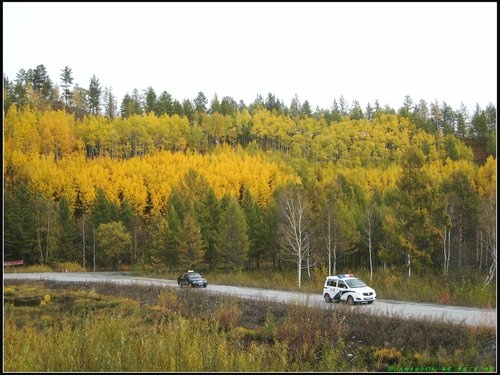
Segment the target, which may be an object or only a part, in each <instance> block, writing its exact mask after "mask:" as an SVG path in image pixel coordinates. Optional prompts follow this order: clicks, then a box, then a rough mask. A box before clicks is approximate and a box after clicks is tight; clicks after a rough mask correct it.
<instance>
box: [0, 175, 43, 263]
mask: <svg viewBox="0 0 500 375" xmlns="http://www.w3.org/2000/svg"><path fill="white" fill-rule="evenodd" d="M3 236H4V237H3V244H4V249H3V250H4V259H5V260H24V263H25V264H26V265H32V264H35V263H36V262H37V261H38V256H37V253H36V243H37V240H36V218H35V212H34V197H33V194H32V193H31V191H30V190H29V189H28V187H27V186H26V184H25V183H24V182H19V183H18V184H16V185H15V186H13V187H12V188H10V189H6V191H5V200H4V233H3Z"/></svg>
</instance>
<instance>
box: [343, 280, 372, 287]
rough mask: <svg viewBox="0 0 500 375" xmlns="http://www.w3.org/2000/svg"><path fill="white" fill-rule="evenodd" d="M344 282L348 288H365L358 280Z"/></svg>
mask: <svg viewBox="0 0 500 375" xmlns="http://www.w3.org/2000/svg"><path fill="white" fill-rule="evenodd" d="M345 282H346V284H347V285H348V286H349V288H364V287H365V286H367V285H366V284H365V283H364V282H363V281H362V280H360V279H350V280H345Z"/></svg>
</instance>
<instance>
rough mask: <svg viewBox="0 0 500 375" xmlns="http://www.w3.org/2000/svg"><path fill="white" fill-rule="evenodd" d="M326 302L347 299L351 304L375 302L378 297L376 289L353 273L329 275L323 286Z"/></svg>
mask: <svg viewBox="0 0 500 375" xmlns="http://www.w3.org/2000/svg"><path fill="white" fill-rule="evenodd" d="M323 297H324V298H325V301H326V302H332V301H335V302H340V301H345V302H348V303H349V304H355V303H373V301H375V299H376V298H377V294H376V293H375V291H374V290H373V289H372V288H370V287H369V286H368V285H366V284H365V283H364V282H363V281H362V280H361V279H358V278H357V277H355V276H354V275H353V274H341V275H337V276H328V277H327V278H326V280H325V285H324V286H323Z"/></svg>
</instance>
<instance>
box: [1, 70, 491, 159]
mask: <svg viewBox="0 0 500 375" xmlns="http://www.w3.org/2000/svg"><path fill="white" fill-rule="evenodd" d="M73 81H74V79H73V72H72V70H71V68H69V67H68V66H65V67H64V68H62V69H61V75H60V85H58V84H56V83H54V81H52V79H51V78H50V77H49V75H48V73H47V70H46V68H45V66H44V65H43V64H40V65H38V66H37V67H36V68H33V69H31V68H30V69H27V70H26V69H20V70H19V72H18V73H17V74H16V78H15V79H14V80H13V81H11V80H9V78H8V77H7V76H5V75H4V90H3V94H4V112H6V111H7V110H8V109H9V107H10V106H11V105H12V104H16V105H17V107H18V108H25V107H30V108H32V109H35V110H46V109H49V108H50V109H53V110H58V109H63V108H65V109H66V110H67V111H68V112H70V113H75V115H76V116H77V118H79V119H82V118H83V117H84V116H86V115H88V114H94V115H98V114H99V115H103V116H105V117H107V118H108V119H114V118H115V117H118V116H119V117H121V118H128V117H130V116H133V115H142V114H150V113H154V114H155V115H156V116H157V117H161V116H162V115H168V116H173V115H178V116H179V117H185V118H187V119H188V120H189V123H190V124H198V125H200V124H201V123H202V122H203V120H205V124H204V125H205V126H208V127H211V129H212V130H213V131H214V132H215V134H211V135H209V137H213V138H210V139H209V140H210V141H212V142H217V141H218V139H217V138H218V137H219V136H221V135H222V136H224V137H227V138H229V139H230V141H232V142H236V141H238V142H240V144H242V145H243V146H244V147H245V146H246V144H247V142H248V136H249V134H248V130H249V129H247V127H248V123H247V120H248V115H250V116H252V117H253V116H254V115H255V112H256V111H259V110H262V109H266V110H267V111H269V112H270V113H272V114H273V115H277V116H283V117H284V118H289V119H291V120H293V121H295V122H298V119H309V120H310V121H313V120H314V121H317V122H319V123H320V124H332V123H340V122H342V121H343V120H346V119H350V120H361V119H366V120H369V121H372V120H373V118H374V117H375V115H376V114H380V113H385V114H399V115H401V116H403V117H406V118H409V119H410V120H411V122H412V123H414V124H415V125H416V126H417V128H418V129H422V130H425V131H426V132H428V133H431V134H435V135H438V134H441V135H442V136H445V137H446V136H447V135H450V134H451V135H454V136H455V137H456V138H458V139H460V140H462V141H464V142H466V143H467V144H468V145H470V146H472V147H474V149H475V150H476V151H477V152H476V154H477V155H476V156H477V157H478V160H479V161H480V162H481V163H482V162H484V160H486V156H487V155H488V154H493V155H495V156H496V108H495V106H494V105H493V104H489V105H487V106H486V108H484V109H483V108H481V107H480V106H479V105H478V104H476V107H475V108H473V109H469V108H467V107H466V106H464V105H463V104H462V105H461V106H460V108H458V109H456V108H455V109H454V108H452V107H451V106H450V105H448V104H447V103H446V102H442V103H438V102H437V101H434V102H432V103H427V102H426V101H425V100H423V99H420V100H418V101H417V102H414V100H413V99H412V98H411V97H410V96H406V97H405V98H404V100H403V102H402V105H401V107H400V108H396V109H394V108H390V107H389V106H387V105H386V106H384V107H381V106H380V104H379V102H378V100H376V101H375V103H374V104H371V103H368V104H367V106H366V108H365V109H363V108H361V106H360V103H359V102H358V101H357V100H353V102H352V103H348V101H347V100H346V99H345V98H344V97H343V96H340V98H338V99H334V100H333V103H332V106H331V107H330V108H327V109H322V108H316V109H314V110H313V109H312V108H311V105H310V104H309V102H308V101H307V100H304V101H303V102H301V101H300V100H299V98H298V96H297V95H295V97H294V98H293V99H292V101H291V103H290V106H287V105H285V103H284V102H283V101H281V100H280V99H278V98H276V97H275V96H274V95H273V94H272V93H268V95H267V97H265V98H263V97H262V96H261V95H260V94H259V95H257V97H256V99H255V100H254V101H253V102H252V103H250V104H249V105H246V104H245V103H244V102H243V101H239V102H237V101H236V100H235V99H233V98H231V97H229V96H224V97H222V98H221V99H219V98H218V96H217V94H216V93H215V94H214V96H213V98H212V100H211V101H210V104H209V100H208V98H207V97H206V96H205V95H204V93H202V92H199V93H198V94H197V96H196V98H194V99H193V100H190V99H184V100H182V101H179V100H178V99H175V98H174V97H172V95H171V94H170V93H169V92H168V91H166V90H164V91H163V92H162V93H160V94H159V95H158V94H157V93H156V92H155V90H154V89H153V88H152V87H151V86H150V87H148V88H146V89H143V90H142V92H141V91H139V90H138V89H137V88H134V89H133V90H132V91H131V93H126V94H125V96H124V97H123V98H122V101H121V104H120V106H118V102H117V97H116V96H115V95H114V94H113V88H112V87H103V86H102V85H101V83H100V82H99V79H98V78H97V77H96V76H95V75H94V76H92V77H91V78H90V82H89V85H88V88H85V87H82V86H80V85H79V84H78V83H75V84H73ZM471 110H472V112H471ZM216 114H217V116H214V117H212V116H209V117H208V118H206V115H216ZM179 130H182V127H181V129H179ZM281 130H282V131H283V132H287V131H290V129H289V128H287V127H285V128H284V129H281ZM301 130H302V131H304V129H292V130H291V131H301ZM308 130H310V131H314V130H313V129H311V128H309V127H308ZM236 132H237V133H238V134H239V135H240V137H241V138H240V139H235V138H234V137H232V136H231V134H234V133H236ZM221 133H223V134H221ZM282 135H285V134H282ZM264 136H267V135H266V134H265V135H264ZM266 139H267V138H266ZM271 140H272V139H271ZM280 141H283V139H281V140H280ZM273 144H274V145H275V146H276V144H275V143H273ZM280 145H281V146H283V147H287V145H286V144H282V143H280Z"/></svg>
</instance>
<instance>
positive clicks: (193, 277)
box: [187, 273, 201, 279]
mask: <svg viewBox="0 0 500 375" xmlns="http://www.w3.org/2000/svg"><path fill="white" fill-rule="evenodd" d="M187 277H188V278H190V279H201V275H200V274H199V273H188V275H187Z"/></svg>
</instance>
